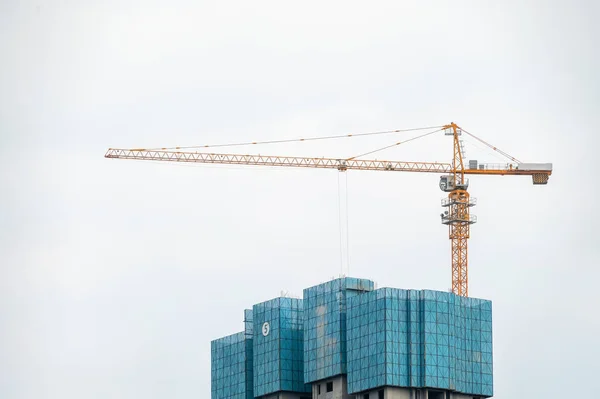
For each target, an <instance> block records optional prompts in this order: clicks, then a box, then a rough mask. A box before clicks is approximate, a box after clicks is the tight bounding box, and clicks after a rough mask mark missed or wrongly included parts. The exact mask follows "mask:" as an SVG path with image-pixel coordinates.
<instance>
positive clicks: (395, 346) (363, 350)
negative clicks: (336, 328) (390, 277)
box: [347, 288, 493, 396]
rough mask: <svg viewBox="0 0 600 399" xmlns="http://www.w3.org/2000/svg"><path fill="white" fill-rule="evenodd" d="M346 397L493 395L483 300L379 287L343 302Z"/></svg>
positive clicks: (488, 310) (487, 309)
mask: <svg viewBox="0 0 600 399" xmlns="http://www.w3.org/2000/svg"><path fill="white" fill-rule="evenodd" d="M347 340H348V341H347V355H348V391H349V392H350V393H357V392H361V391H366V390H370V389H374V388H376V387H380V386H384V385H390V386H398V387H415V388H422V387H429V388H439V389H446V390H454V391H457V392H462V393H466V394H472V395H481V396H492V394H493V379H492V305H491V302H490V301H487V300H482V299H476V298H465V297H460V296H457V295H454V294H451V293H446V292H438V291H428V290H423V291H415V290H401V289H393V288H385V289H380V290H376V291H373V292H370V293H367V294H365V295H360V296H358V297H356V298H352V299H350V300H349V301H348V314H347Z"/></svg>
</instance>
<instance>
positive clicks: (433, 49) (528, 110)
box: [0, 0, 600, 399]
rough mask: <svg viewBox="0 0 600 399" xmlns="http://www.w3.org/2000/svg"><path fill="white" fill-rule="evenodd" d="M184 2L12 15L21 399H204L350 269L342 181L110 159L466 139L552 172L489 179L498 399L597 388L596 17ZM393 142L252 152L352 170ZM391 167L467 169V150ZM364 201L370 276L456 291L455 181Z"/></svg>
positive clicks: (9, 147) (3, 281) (5, 375)
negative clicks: (241, 336)
mask: <svg viewBox="0 0 600 399" xmlns="http://www.w3.org/2000/svg"><path fill="white" fill-rule="evenodd" d="M163 3H164V4H167V2H163ZM168 3H170V4H171V5H169V6H166V5H161V4H159V3H158V2H152V1H144V2H133V1H113V2H110V1H88V2H85V1H81V2H74V1H66V0H65V1H56V2H49V1H38V2H31V1H21V2H16V1H13V2H11V1H3V2H1V3H0V51H1V53H0V54H2V58H1V60H2V61H1V62H0V88H1V90H0V140H1V141H0V156H1V157H0V159H1V161H0V162H1V163H2V167H1V168H0V184H1V187H2V191H1V192H2V195H1V196H0V255H1V257H0V259H1V262H0V273H1V274H0V324H1V325H2V329H1V330H0V359H1V360H0V397H2V398H6V399H13V398H14V399H16V398H19V399H21V398H49V399H53V398H61V399H70V398H82V397H85V398H90V399H92V398H107V397H110V398H141V397H144V398H148V399H151V398H208V397H209V395H210V340H211V339H214V338H216V337H220V336H223V335H227V334H231V333H234V332H237V331H240V330H241V329H242V327H243V326H242V318H243V309H244V308H245V307H249V306H251V305H252V304H254V303H257V302H260V301H263V300H267V299H270V298H273V297H275V296H277V295H279V293H280V290H282V289H285V290H288V291H290V292H292V293H296V294H299V295H300V294H301V292H302V289H303V288H305V287H308V286H311V285H314V284H317V283H319V282H322V281H325V280H327V279H329V278H330V277H332V276H334V275H337V274H339V270H340V257H339V236H338V232H339V230H338V227H339V226H338V202H337V194H338V191H337V178H338V176H337V172H336V171H324V170H294V169H265V168H258V169H257V168H243V167H235V168H219V167H185V166H181V165H173V166H171V165H164V164H161V165H158V164H153V163H144V162H126V161H116V160H107V159H104V158H103V155H104V152H105V150H106V149H107V148H108V147H110V146H113V147H157V146H171V145H195V144H206V143H221V142H237V141H249V140H261V139H280V138H296V137H307V136H320V135H332V134H345V133H360V132H369V131H378V130H389V129H400V128H410V127H420V126H432V125H441V124H444V123H448V122H450V121H455V122H457V123H459V124H460V125H462V126H464V128H465V129H467V130H468V131H470V132H473V133H475V134H477V135H479V136H481V137H483V138H485V139H487V140H489V141H490V142H492V143H494V144H495V145H497V146H498V147H500V148H502V149H504V150H505V151H507V152H509V153H511V154H513V155H515V156H516V157H517V158H520V159H522V160H524V161H532V162H553V163H554V167H555V173H554V174H553V175H552V177H551V179H550V183H549V184H548V185H547V186H535V187H534V186H532V184H531V179H530V178H528V177H521V178H520V177H503V178H500V177H473V178H472V179H471V189H470V191H471V194H472V196H474V197H477V198H478V201H479V204H478V206H477V207H476V208H475V209H474V213H475V214H477V215H478V217H479V223H478V224H477V225H475V226H474V227H473V229H472V239H471V240H470V289H471V295H472V296H476V297H482V298H488V299H491V300H492V301H493V306H494V350H495V352H494V360H495V364H494V367H495V370H494V372H495V373H494V374H495V392H496V396H495V397H497V398H502V399H509V398H517V397H526V396H528V395H529V396H532V397H548V398H555V397H561V395H564V392H569V396H572V397H576V396H578V395H579V396H581V395H585V394H588V393H590V392H591V391H592V389H593V388H592V387H591V386H590V384H591V383H592V381H594V380H595V379H596V377H597V375H596V374H597V369H598V367H597V364H598V363H597V362H598V358H599V357H600V348H599V346H598V343H597V342H598V341H597V339H598V336H599V335H600V321H599V319H598V311H597V304H598V303H599V301H600V296H599V294H598V293H597V287H598V283H597V282H598V279H599V278H600V273H599V271H598V263H599V262H598V261H599V255H600V252H599V251H600V250H599V249H598V244H599V242H598V241H599V240H598V235H597V232H596V229H597V224H598V222H599V219H600V218H599V217H598V213H597V207H596V206H594V205H595V203H596V202H597V200H598V197H599V195H598V194H599V192H598V189H597V182H596V180H597V175H598V171H597V159H598V146H599V145H600V139H599V138H598V134H597V132H596V131H597V127H598V125H599V124H600V117H599V116H598V114H597V110H598V107H599V106H600V94H599V93H600V83H599V80H598V77H597V71H598V68H600V61H599V57H598V51H597V48H596V46H597V44H596V46H595V45H594V44H595V43H596V42H597V40H598V37H599V34H600V29H599V28H598V27H597V17H598V15H600V6H599V5H598V3H597V2H593V1H576V2H567V1H564V2H559V1H551V2H548V1H545V2H542V1H509V2H502V3H498V2H494V3H493V5H491V3H490V5H487V2H480V1H472V2H467V1H458V2H456V1H454V2H443V1H433V2H428V3H427V4H426V3H425V2H414V3H412V4H411V3H407V2H399V1H389V2H369V3H368V4H367V3H366V2H348V1H344V2H341V1H331V2H311V1H308V2H306V1H304V2H300V3H294V4H292V3H290V2H281V1H265V2H233V1H230V2H226V1H220V2H183V1H171V2H168ZM595 111H596V112H595ZM410 136H411V135H410V134H407V135H404V136H398V138H401V137H404V138H408V137H410ZM395 140H396V138H395V137H385V138H378V139H355V140H354V141H352V142H348V140H342V141H336V142H324V143H320V144H319V145H312V144H308V143H299V144H295V145H287V146H273V147H261V148H260V149H258V148H250V149H242V150H244V151H248V152H258V151H260V152H261V153H263V154H266V153H270V152H274V153H275V154H280V153H281V154H292V155H318V156H322V155H324V156H329V155H330V156H334V157H335V156H344V155H354V154H357V153H360V152H362V151H368V150H371V149H373V148H377V147H379V146H383V145H386V144H390V143H391V142H394V141H395ZM475 150H476V149H475ZM475 150H474V151H473V152H470V150H469V147H468V143H467V155H468V158H471V154H473V155H477V157H478V159H479V160H480V161H486V160H487V161H492V162H494V161H496V160H497V158H494V157H492V156H491V154H489V153H487V152H481V155H480V154H478V153H477V152H476V151H475ZM377 156H378V157H380V158H391V159H401V160H423V161H427V160H431V161H436V160H437V161H449V159H450V156H451V142H450V140H449V139H448V138H445V137H444V136H438V137H436V138H435V139H431V138H427V139H423V140H422V142H415V143H409V144H407V145H406V147H398V148H396V149H394V150H389V151H386V152H384V153H381V155H379V154H377ZM486 157H487V158H486ZM348 182H349V208H350V213H349V226H350V258H351V273H350V274H351V275H354V276H358V277H367V278H371V279H373V280H375V281H377V282H378V284H379V286H392V287H399V288H418V289H422V288H429V289H436V290H446V289H448V287H449V286H450V255H449V246H450V244H449V241H448V239H447V229H446V228H445V227H444V226H442V225H441V224H440V219H439V214H440V213H441V212H442V208H441V207H440V206H439V205H440V202H439V201H440V199H441V198H442V197H443V196H444V194H443V193H442V192H441V191H440V190H439V188H438V186H437V184H438V176H437V175H421V174H409V173H400V174H398V173H396V174H395V173H375V172H372V173H369V172H363V173H360V172H355V173H350V174H349V175H348ZM559 392H560V393H559Z"/></svg>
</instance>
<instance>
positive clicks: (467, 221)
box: [105, 123, 552, 296]
mask: <svg viewBox="0 0 600 399" xmlns="http://www.w3.org/2000/svg"><path fill="white" fill-rule="evenodd" d="M409 130H420V129H409ZM440 130H444V132H445V134H446V135H450V136H453V158H452V162H451V163H440V162H404V161H384V160H367V159H355V158H356V157H354V158H345V159H344V158H311V157H286V156H272V155H239V154H217V153H206V152H197V151H189V150H181V149H178V148H174V149H143V148H138V149H118V148H110V149H108V151H107V152H106V154H105V157H106V158H116V159H134V160H146V161H165V162H183V163H185V162H191V163H201V164H223V165H255V166H278V167H297V168H319V169H337V170H339V171H341V172H345V171H348V170H371V171H388V172H421V173H439V174H442V176H441V180H440V188H441V189H442V190H443V191H446V192H448V197H447V198H445V199H443V200H442V207H444V208H445V209H446V211H445V212H444V213H442V215H441V217H442V223H443V224H445V225H448V227H449V238H450V240H451V254H452V292H453V293H455V294H457V295H461V296H468V294H469V285H468V251H467V240H468V239H469V237H470V225H471V224H473V223H475V222H476V221H477V219H476V217H475V216H474V215H471V214H470V208H471V207H473V206H474V205H475V204H476V201H475V199H473V198H470V196H469V193H468V191H467V188H468V181H467V180H466V179H465V175H513V176H515V175H527V176H532V179H533V184H546V183H548V178H549V176H550V175H551V174H552V164H539V163H521V162H519V161H518V160H517V159H515V158H513V157H511V156H509V155H508V154H506V153H504V152H502V151H500V150H499V149H497V148H496V147H494V146H492V145H490V144H488V143H486V142H485V141H483V140H481V139H479V138H477V137H475V136H474V135H472V134H470V133H468V132H466V131H464V130H462V129H461V128H459V127H458V126H457V125H456V124H455V123H451V124H449V125H445V126H442V127H441V129H440ZM405 131H406V130H405ZM392 132H399V131H392ZM463 132H464V133H466V134H468V135H470V136H472V137H474V138H476V139H477V140H479V141H480V142H482V143H484V144H485V145H487V146H489V147H490V148H492V149H493V150H495V151H498V152H499V153H501V154H502V155H504V156H506V157H508V158H509V159H510V160H511V162H509V163H505V164H478V163H476V164H471V163H470V164H469V165H468V167H467V168H465V166H464V159H463V149H462V142H461V140H460V138H459V136H460V135H461V134H462V133H463ZM386 133H388V132H386ZM432 133H435V132H432ZM429 134H431V133H429ZM349 136H351V135H348V137H349ZM333 138H338V137H333ZM298 141H303V139H301V140H298ZM248 144H255V143H248ZM397 144H400V143H396V144H394V145H397ZM385 148H388V147H385Z"/></svg>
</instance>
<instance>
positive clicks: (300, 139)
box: [145, 126, 443, 151]
mask: <svg viewBox="0 0 600 399" xmlns="http://www.w3.org/2000/svg"><path fill="white" fill-rule="evenodd" d="M442 127H443V126H429V127H418V128H413V129H397V130H384V131H380V132H368V133H355V134H341V135H335V136H323V137H307V138H298V139H284V140H267V141H248V142H243V143H229V144H206V145H192V146H185V147H162V148H147V149H145V150H146V151H164V150H187V149H193V148H216V147H239V146H245V145H256V144H282V143H292V142H299V141H317V140H332V139H342V138H350V137H362V136H374V135H380V134H391V133H403V132H413V131H417V130H428V129H436V128H442Z"/></svg>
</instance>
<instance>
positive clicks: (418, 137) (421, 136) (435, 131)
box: [346, 129, 444, 161]
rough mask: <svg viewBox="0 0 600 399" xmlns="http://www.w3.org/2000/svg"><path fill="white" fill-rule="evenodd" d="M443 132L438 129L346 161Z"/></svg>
mask: <svg viewBox="0 0 600 399" xmlns="http://www.w3.org/2000/svg"><path fill="white" fill-rule="evenodd" d="M442 130H444V129H438V130H434V131H433V132H429V133H425V134H422V135H420V136H416V137H412V138H410V139H408V140H404V141H399V142H397V143H394V144H390V145H387V146H385V147H381V148H378V149H376V150H373V151H369V152H365V153H364V154H360V155H355V156H353V157H350V158H347V159H346V161H351V160H353V159H356V158H359V157H362V156H365V155H369V154H373V153H375V152H379V151H383V150H387V149H388V148H392V147H395V146H397V145H400V144H404V143H408V142H409V141H413V140H416V139H420V138H423V137H426V136H429V135H431V134H434V133H438V132H441V131H442Z"/></svg>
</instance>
